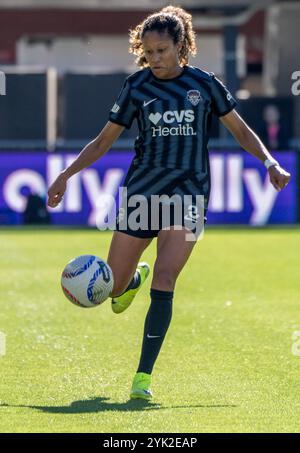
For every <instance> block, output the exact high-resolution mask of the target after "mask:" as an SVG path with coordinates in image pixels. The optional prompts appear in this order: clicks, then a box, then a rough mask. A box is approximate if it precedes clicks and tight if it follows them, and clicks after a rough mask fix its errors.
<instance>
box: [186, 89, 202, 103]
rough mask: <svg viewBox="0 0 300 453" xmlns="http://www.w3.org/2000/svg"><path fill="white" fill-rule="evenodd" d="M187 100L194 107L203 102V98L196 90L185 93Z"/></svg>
mask: <svg viewBox="0 0 300 453" xmlns="http://www.w3.org/2000/svg"><path fill="white" fill-rule="evenodd" d="M187 99H188V101H190V103H191V104H192V105H194V106H196V105H198V104H199V102H200V101H203V98H202V96H201V94H200V91H198V90H189V91H188V92H187Z"/></svg>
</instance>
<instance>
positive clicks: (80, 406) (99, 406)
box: [0, 397, 237, 414]
mask: <svg viewBox="0 0 300 453" xmlns="http://www.w3.org/2000/svg"><path fill="white" fill-rule="evenodd" d="M108 401H109V398H105V397H97V398H93V399H89V400H83V401H73V403H71V404H70V405H69V406H26V405H16V406H14V405H10V404H5V403H3V404H0V408H1V407H27V408H30V409H37V410H39V411H42V412H47V413H51V414H86V413H96V412H105V411H121V412H135V411H143V410H145V409H146V410H159V409H180V408H187V409H188V408H192V407H193V408H196V407H198V408H220V407H223V408H226V407H237V406H234V405H229V404H227V405H217V404H216V405H186V406H171V407H166V406H164V407H161V405H160V404H159V403H153V402H150V401H146V400H129V401H127V402H125V403H109V402H108Z"/></svg>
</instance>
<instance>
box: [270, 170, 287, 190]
mask: <svg viewBox="0 0 300 453" xmlns="http://www.w3.org/2000/svg"><path fill="white" fill-rule="evenodd" d="M268 172H269V175H270V181H271V184H273V186H274V187H275V189H276V190H277V191H278V192H280V190H281V189H284V188H285V186H286V185H287V184H288V182H289V180H290V179H291V175H290V173H288V172H287V171H286V170H284V169H283V168H281V167H280V166H279V165H273V166H272V167H270V168H269V170H268Z"/></svg>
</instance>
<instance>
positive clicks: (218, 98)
mask: <svg viewBox="0 0 300 453" xmlns="http://www.w3.org/2000/svg"><path fill="white" fill-rule="evenodd" d="M191 19H192V17H191V15H190V14H188V13H187V12H186V11H185V10H183V9H181V8H179V7H172V6H168V7H166V8H163V9H162V10H161V11H159V12H158V13H155V14H152V15H150V16H148V17H147V18H146V19H145V20H144V21H143V22H142V23H140V24H139V25H137V27H136V28H135V29H134V30H131V31H130V44H131V47H130V52H132V53H133V54H135V55H136V56H137V60H136V62H137V65H138V66H139V67H140V68H141V70H139V71H138V72H135V73H134V74H132V75H130V76H129V77H127V79H126V80H125V83H124V86H123V89H122V90H121V93H120V95H119V97H118V99H117V101H116V103H115V105H114V106H113V108H112V110H111V112H110V115H109V121H108V122H107V124H106V125H105V127H104V128H103V130H102V131H101V132H100V134H99V135H98V136H97V137H96V138H95V139H94V140H93V141H92V142H91V143H89V144H88V145H87V146H86V147H85V148H84V149H83V150H82V151H81V153H80V154H79V156H78V157H77V159H76V160H75V162H74V163H72V165H70V166H69V167H68V168H67V169H65V170H64V171H63V172H62V173H61V174H60V175H59V176H58V178H57V179H56V181H55V182H54V183H53V184H52V186H51V187H50V188H49V192H48V195H49V200H48V204H49V206H51V207H55V206H57V205H58V204H59V203H60V201H61V199H62V197H63V195H64V192H65V190H66V185H67V181H68V179H69V178H70V177H71V176H72V175H74V174H75V173H77V172H79V171H81V170H82V169H83V168H85V167H87V166H89V165H90V164H92V163H93V162H95V161H96V160H97V159H99V158H100V157H102V156H103V155H104V154H105V153H106V152H107V151H108V150H109V149H110V147H111V146H112V144H113V143H114V141H115V140H117V139H118V137H119V136H120V134H121V133H122V131H123V130H124V127H126V128H130V126H131V124H132V122H133V119H134V118H136V119H137V121H138V126H139V136H138V138H137V139H136V142H135V151H136V156H135V158H134V159H133V162H132V164H131V167H130V169H129V172H128V174H127V177H126V180H125V183H124V185H125V186H126V189H127V196H128V199H129V198H130V197H132V196H140V195H142V196H143V197H144V199H146V200H147V201H149V200H150V197H151V196H152V195H164V196H165V195H167V196H169V197H172V196H173V195H177V196H179V197H181V198H180V199H181V200H182V199H183V198H184V196H186V195H189V196H190V197H191V200H192V201H191V202H190V204H189V205H188V207H187V208H188V209H187V211H185V213H186V212H187V214H185V215H182V216H181V217H180V218H179V220H178V217H176V218H175V217H174V214H173V216H170V221H169V223H168V226H169V228H167V227H165V226H164V225H163V223H162V220H161V218H160V220H159V221H158V223H156V224H155V226H154V227H153V225H152V223H151V220H153V217H156V215H157V212H154V210H153V209H152V205H151V207H149V204H148V205H147V207H146V209H145V210H144V213H146V214H149V219H150V220H149V219H148V223H147V225H146V228H139V229H136V228H135V227H133V226H132V225H131V224H130V222H129V221H128V222H127V224H126V222H125V224H126V226H125V227H124V228H122V223H124V220H125V221H127V220H130V212H131V211H130V208H129V207H128V209H127V210H126V209H125V210H124V209H123V208H122V210H120V211H121V212H120V211H119V216H118V226H117V228H116V231H115V232H114V234H113V238H112V242H111V245H110V250H109V256H108V260H107V261H108V264H109V265H110V266H111V268H112V271H113V275H114V288H113V291H112V293H111V297H112V309H113V311H114V312H115V313H121V312H122V311H124V310H125V309H126V308H127V307H128V306H129V305H130V304H131V302H132V300H133V298H134V297H135V295H136V293H137V292H138V290H139V289H140V287H141V285H142V284H143V282H144V281H145V279H146V277H147V276H148V274H149V266H148V265H147V264H146V263H139V260H140V257H141V255H142V253H143V251H144V250H145V249H146V247H147V246H148V245H149V244H150V242H151V241H152V239H153V238H154V237H157V257H156V261H155V265H154V270H153V278H152V284H151V291H150V295H151V304H150V308H149V311H148V314H147V317H146V321H145V327H144V337H143V344H142V351H141V357H140V363H139V366H138V369H137V373H136V375H135V377H134V380H133V384H132V388H131V394H130V395H131V398H142V399H147V400H148V399H150V398H151V397H152V392H151V390H150V378H151V373H152V370H153V366H154V363H155V361H156V358H157V356H158V354H159V351H160V348H161V346H162V343H163V340H164V338H165V335H166V332H167V330H168V327H169V324H170V321H171V316H172V301H173V292H174V288H175V284H176V280H177V277H178V275H179V273H180V272H181V270H182V268H183V267H184V265H185V264H186V262H187V260H188V258H189V256H190V254H191V252H192V249H193V247H194V245H195V243H196V242H195V241H190V240H187V236H186V234H187V231H193V225H194V223H195V220H196V219H197V218H198V217H199V216H200V212H201V209H199V206H198V205H197V204H196V202H195V198H196V196H197V195H200V196H202V197H203V210H202V213H201V215H202V220H203V217H204V215H205V214H206V210H207V205H208V200H209V193H210V170H209V158H208V151H207V142H208V138H209V125H210V120H211V115H212V114H215V115H217V116H218V117H219V118H220V120H221V121H222V123H223V124H224V125H225V126H226V127H227V128H228V129H229V131H230V132H231V133H232V134H233V136H234V137H235V138H236V140H237V141H238V142H239V144H240V145H241V147H242V148H244V149H245V150H246V151H248V152H249V153H251V154H253V155H254V156H255V157H257V158H258V159H259V160H260V161H261V162H262V163H263V164H265V166H266V168H267V170H268V172H269V176H270V181H271V183H272V184H273V186H274V187H275V189H276V190H278V191H279V190H281V189H283V188H284V187H285V186H286V184H287V183H288V181H289V179H290V174H289V173H287V172H286V171H285V170H284V169H282V168H281V167H280V165H279V164H278V162H276V161H275V160H274V159H273V158H272V156H271V154H270V153H269V152H268V150H267V149H266V148H265V146H264V145H263V143H262V142H261V141H260V139H259V138H258V137H257V135H256V134H255V133H254V132H253V131H252V130H251V129H250V128H249V127H248V125H247V124H246V123H245V122H244V121H243V119H242V118H241V117H240V116H239V115H238V113H237V112H236V111H235V109H234V108H235V106H236V101H235V100H234V98H233V96H232V95H231V94H230V92H229V91H228V90H227V89H226V87H225V86H224V85H223V84H222V83H221V82H220V81H219V80H218V79H217V78H216V77H215V76H214V74H212V73H207V72H205V71H202V70H201V69H199V68H195V67H193V66H190V65H188V61H189V56H190V55H191V54H195V53H196V46H195V34H194V32H193V28H192V20H191ZM171 204H172V203H170V205H171ZM128 206H129V204H128ZM146 217H147V216H146ZM185 221H187V222H189V221H190V224H188V226H186V223H185ZM175 226H183V228H181V229H178V228H176V227H175ZM195 237H197V234H195ZM120 257H126V258H125V259H120Z"/></svg>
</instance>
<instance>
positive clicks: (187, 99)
mask: <svg viewBox="0 0 300 453" xmlns="http://www.w3.org/2000/svg"><path fill="white" fill-rule="evenodd" d="M235 106H236V101H235V99H234V98H233V96H232V95H231V93H230V92H229V91H228V90H227V88H226V87H225V86H224V85H223V84H222V82H221V81H220V80H218V79H217V78H216V77H215V76H214V74H212V73H208V72H205V71H202V70H200V69H198V68H195V67H193V66H184V68H183V71H182V73H181V74H180V75H179V76H177V77H175V78H173V79H158V78H157V77H155V76H154V75H153V73H152V71H151V70H150V68H146V69H143V70H140V71H138V72H136V73H134V74H132V75H130V76H129V77H127V78H126V80H125V83H124V86H123V88H122V90H121V93H120V94H119V97H118V99H117V101H116V103H115V104H114V106H113V108H112V110H111V112H110V115H109V120H110V121H112V122H114V123H117V124H120V125H123V126H125V127H126V128H130V127H131V124H132V122H133V120H134V118H136V119H137V121H138V127H139V135H138V137H137V139H136V141H135V151H136V157H135V159H134V162H135V163H136V164H137V165H138V166H140V165H141V166H143V167H144V166H146V167H150V168H153V167H160V168H169V169H181V170H189V171H192V172H197V173H198V174H202V175H203V176H205V175H206V176H208V177H209V162H208V150H207V143H208V139H209V129H210V122H211V115H212V114H215V115H217V116H223V115H225V114H226V113H229V112H230V111H231V110H232V109H233V108H234V107H235Z"/></svg>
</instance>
